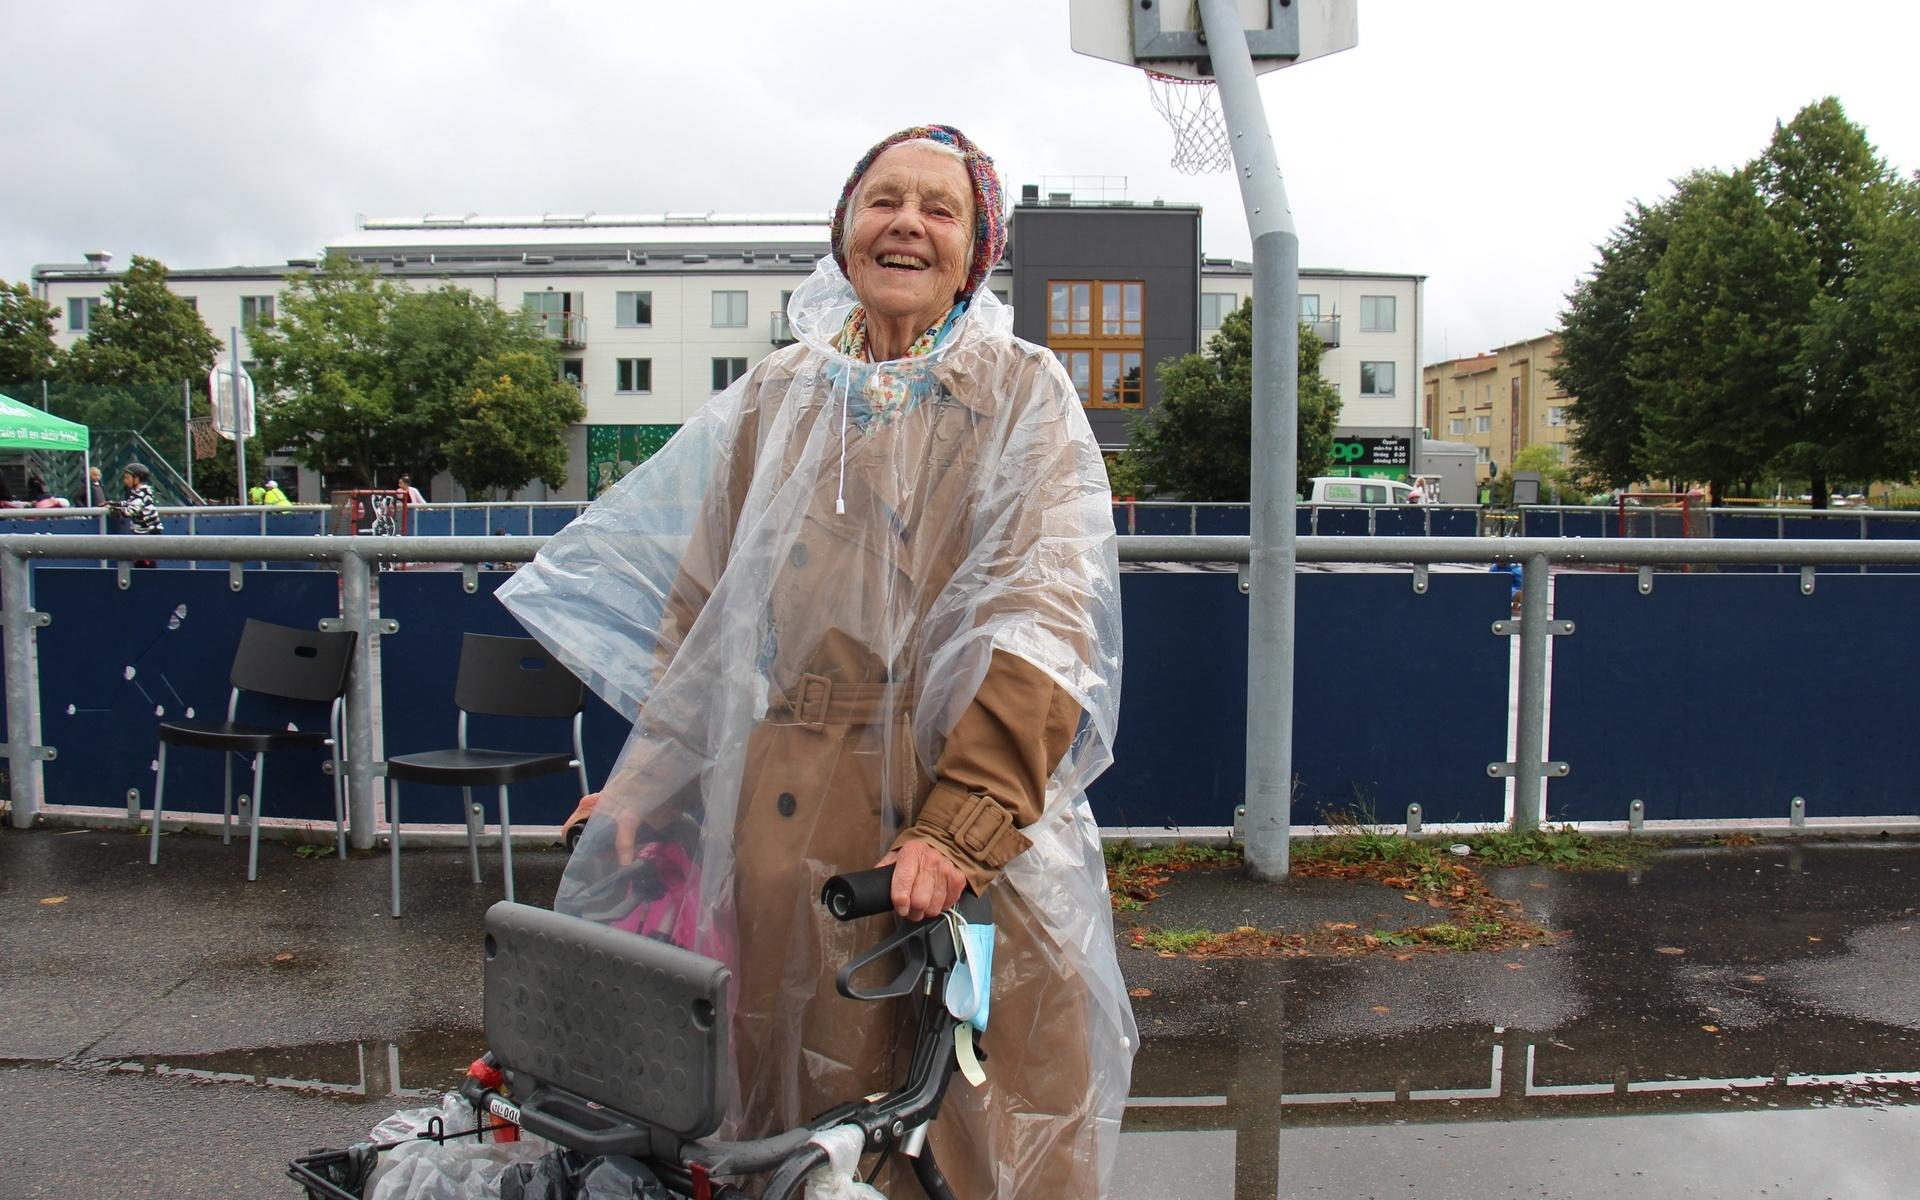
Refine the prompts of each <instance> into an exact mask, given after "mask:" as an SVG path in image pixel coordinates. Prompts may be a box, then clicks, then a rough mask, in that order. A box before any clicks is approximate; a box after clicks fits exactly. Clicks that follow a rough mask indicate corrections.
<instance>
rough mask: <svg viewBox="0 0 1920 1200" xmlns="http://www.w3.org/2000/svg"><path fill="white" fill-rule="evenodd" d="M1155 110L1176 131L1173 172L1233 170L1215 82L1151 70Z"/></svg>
mask: <svg viewBox="0 0 1920 1200" xmlns="http://www.w3.org/2000/svg"><path fill="white" fill-rule="evenodd" d="M1145 74H1146V76H1147V88H1148V90H1149V92H1150V93H1151V94H1152V96H1153V107H1154V109H1155V110H1156V111H1158V112H1159V114H1160V115H1161V116H1163V117H1165V118H1166V120H1167V124H1168V125H1169V126H1171V127H1172V128H1173V158H1172V160H1171V164H1172V166H1173V169H1174V170H1176V171H1179V172H1180V173H1181V174H1183V175H1213V174H1217V173H1219V172H1221V171H1226V170H1230V169H1232V167H1233V148H1232V145H1231V144H1230V143H1229V142H1228V141H1227V120H1226V118H1225V117H1224V116H1222V115H1221V112H1220V89H1219V88H1218V87H1216V86H1215V85H1214V82H1213V80H1211V79H1182V78H1180V77H1179V76H1177V75H1163V74H1161V73H1160V72H1158V71H1154V70H1147V71H1146V72H1145Z"/></svg>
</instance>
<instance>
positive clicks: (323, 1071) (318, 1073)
mask: <svg viewBox="0 0 1920 1200" xmlns="http://www.w3.org/2000/svg"><path fill="white" fill-rule="evenodd" d="M485 1049H486V1044H485V1040H484V1039H483V1038H482V1037H481V1035H480V1032H479V1031H478V1030H456V1031H451V1032H441V1031H423V1032H420V1033H414V1034H409V1035H406V1036H405V1037H403V1038H401V1039H400V1040H399V1041H366V1042H346V1041H343V1042H322V1043H317V1044H314V1045H311V1046H285V1047H265V1048H261V1049H257V1050H226V1051H221V1052H219V1053H215V1054H150V1055H143V1056H140V1057H138V1058H116V1059H94V1060H89V1061H86V1062H83V1063H80V1064H77V1065H79V1066H82V1067H87V1068H92V1069H95V1070H102V1071H108V1072H111V1073H114V1074H130V1075H153V1076H155V1077H158V1078H169V1079H186V1080H192V1081H195V1082H201V1083H241V1084H250V1085H253V1086H256V1087H269V1088H281V1089H285V1090H288V1091H295V1092H305V1093H309V1094H312V1095H319V1096H328V1097H333V1098H336V1099H339V1100H343V1101H347V1102H349V1103H357V1104H369V1103H375V1102H381V1101H390V1100H400V1101H406V1102H409V1103H410V1102H413V1101H417V1100H420V1099H423V1098H428V1099H430V1098H432V1097H435V1096H438V1095H440V1094H441V1093H442V1092H445V1091H447V1090H449V1089H451V1088H456V1087H458V1086H459V1085H460V1081H461V1079H462V1078H464V1077H465V1076H466V1073H467V1066H468V1064H470V1063H472V1062H473V1060H474V1059H476V1058H478V1057H479V1056H480V1054H481V1053H482V1052H483V1051H484V1050H485Z"/></svg>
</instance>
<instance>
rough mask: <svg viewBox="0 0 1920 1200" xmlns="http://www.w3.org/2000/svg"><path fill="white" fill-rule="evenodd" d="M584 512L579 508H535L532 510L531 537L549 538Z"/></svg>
mask: <svg viewBox="0 0 1920 1200" xmlns="http://www.w3.org/2000/svg"><path fill="white" fill-rule="evenodd" d="M584 511H585V510H584V509H580V508H536V509H534V510H533V536H535V537H549V536H551V535H553V534H556V533H559V532H560V531H561V530H562V529H565V528H566V527H567V526H568V525H569V524H570V523H572V521H573V519H574V518H575V517H578V516H579V515H580V514H581V513H582V512H584Z"/></svg>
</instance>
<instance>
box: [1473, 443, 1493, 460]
mask: <svg viewBox="0 0 1920 1200" xmlns="http://www.w3.org/2000/svg"><path fill="white" fill-rule="evenodd" d="M1474 457H1475V458H1477V459H1479V460H1480V461H1481V462H1492V461H1493V451H1491V450H1489V449H1487V448H1486V447H1485V446H1476V447H1475V448H1474Z"/></svg>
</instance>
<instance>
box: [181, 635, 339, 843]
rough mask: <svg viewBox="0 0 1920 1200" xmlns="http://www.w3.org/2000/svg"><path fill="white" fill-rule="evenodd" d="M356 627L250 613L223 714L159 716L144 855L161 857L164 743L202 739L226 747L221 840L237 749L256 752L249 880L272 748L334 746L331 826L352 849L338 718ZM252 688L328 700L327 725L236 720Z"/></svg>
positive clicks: (229, 829)
mask: <svg viewBox="0 0 1920 1200" xmlns="http://www.w3.org/2000/svg"><path fill="white" fill-rule="evenodd" d="M354 637H355V634H354V633H353V632H351V631H348V632H344V633H321V632H319V631H318V630H313V629H292V628H289V627H288V626H285V625H275V624H272V623H271V622H268V621H256V620H248V621H247V624H246V628H245V629H243V630H242V631H241V633H240V647H239V649H237V650H235V651H234V654H233V668H232V670H231V671H230V672H229V673H228V681H229V682H230V683H232V685H233V690H232V691H231V692H230V693H229V694H228V696H227V719H226V720H224V721H206V720H191V719H188V720H178V721H162V722H161V723H160V759H159V766H158V772H157V775H156V777H155V780H154V785H153V834H152V838H151V841H150V844H149V847H148V850H147V862H148V864H149V865H155V866H157V865H158V864H159V862H160V814H161V812H162V810H163V809H164V807H165V803H166V790H167V747H168V746H170V745H172V746H199V747H203V748H205V749H209V750H219V751H223V754H222V756H221V757H222V758H223V759H225V762H226V776H225V777H226V784H225V788H224V791H223V794H222V797H221V811H222V814H223V816H222V820H221V825H220V840H221V841H222V842H223V843H227V844H231V843H232V841H233V755H235V754H251V755H252V756H253V793H252V796H251V798H250V799H249V798H248V797H244V796H243V797H241V800H242V802H243V806H244V807H245V808H246V809H247V812H246V814H245V815H246V820H247V827H248V832H247V879H248V880H249V881H251V880H252V879H253V878H254V877H255V876H256V875H257V874H258V873H259V866H260V813H261V811H262V810H263V809H264V808H265V797H264V795H263V790H264V789H265V787H266V772H267V752H268V751H269V750H291V749H294V748H296V747H306V748H311V749H321V748H325V749H327V750H329V751H331V757H332V766H333V828H334V837H335V839H336V841H337V843H338V848H339V851H340V856H341V857H342V858H345V857H346V854H347V821H346V807H347V806H346V795H345V792H344V791H343V789H344V787H345V771H344V770H343V769H342V768H343V765H344V763H345V762H346V740H345V733H346V731H345V727H344V725H343V723H342V721H341V707H342V696H343V695H344V693H345V692H346V690H347V671H348V669H349V668H350V667H351V666H352V665H353V644H354ZM242 692H254V693H257V694H259V695H262V696H277V697H280V698H282V699H286V700H302V701H308V702H311V703H314V704H326V705H328V712H327V727H326V728H325V729H324V730H320V729H290V728H288V727H287V726H286V725H284V724H283V725H281V726H278V727H275V726H272V725H248V724H244V723H242V722H239V721H236V720H235V719H234V718H235V717H236V716H237V715H238V714H239V706H240V693H242Z"/></svg>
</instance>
